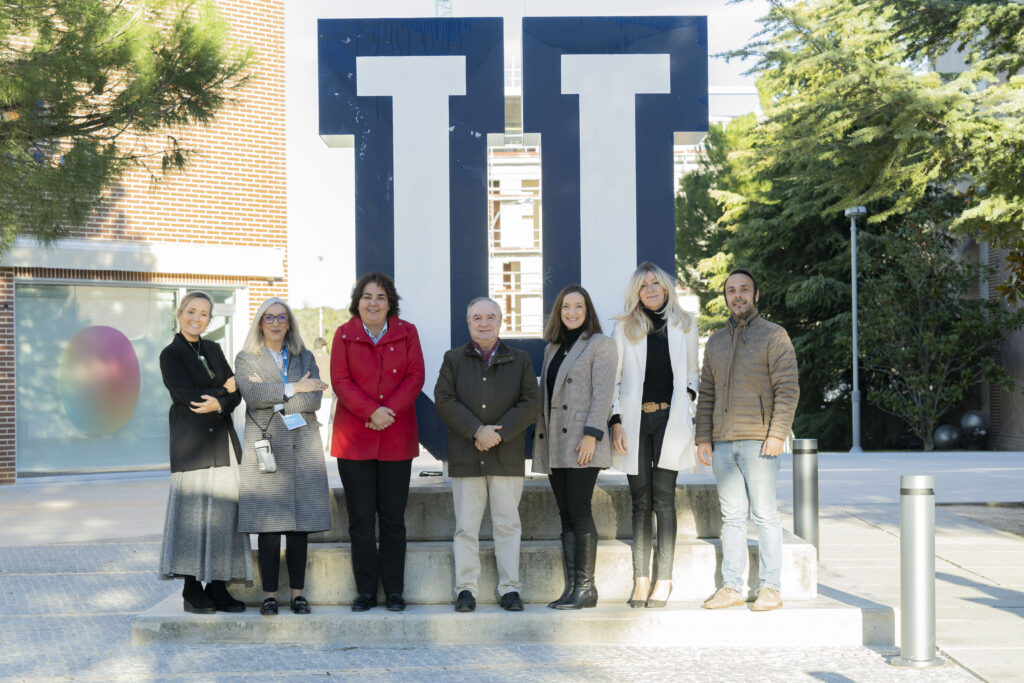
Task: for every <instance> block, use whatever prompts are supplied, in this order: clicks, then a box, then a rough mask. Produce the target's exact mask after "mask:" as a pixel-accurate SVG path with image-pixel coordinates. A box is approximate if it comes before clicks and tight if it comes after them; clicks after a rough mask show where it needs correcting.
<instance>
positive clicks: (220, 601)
mask: <svg viewBox="0 0 1024 683" xmlns="http://www.w3.org/2000/svg"><path fill="white" fill-rule="evenodd" d="M205 592H206V597H208V598H210V600H211V601H213V604H214V606H215V607H216V608H217V611H218V612H244V611H245V603H244V602H242V601H241V600H235V599H234V598H233V597H231V593H228V587H227V586H225V585H224V582H223V581H210V582H209V583H208V584H206V591H205Z"/></svg>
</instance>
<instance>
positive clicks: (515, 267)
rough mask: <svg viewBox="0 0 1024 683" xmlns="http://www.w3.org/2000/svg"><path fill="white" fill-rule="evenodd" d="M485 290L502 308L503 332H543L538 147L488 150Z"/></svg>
mask: <svg viewBox="0 0 1024 683" xmlns="http://www.w3.org/2000/svg"><path fill="white" fill-rule="evenodd" d="M487 167H488V183H487V185H488V189H489V196H488V216H487V218H488V241H487V243H488V245H489V254H488V256H489V266H488V273H489V276H488V289H489V291H490V295H491V297H492V298H493V299H494V300H495V301H499V302H503V307H504V309H505V311H504V312H505V318H504V328H505V329H504V333H505V334H508V335H509V336H516V337H539V336H540V335H541V333H542V332H543V325H544V314H543V311H542V307H543V296H544V290H543V278H542V272H543V259H542V257H541V240H542V234H543V229H542V225H541V178H540V148H539V147H535V146H533V147H530V146H522V145H513V144H506V145H504V146H501V147H490V148H488V150H487Z"/></svg>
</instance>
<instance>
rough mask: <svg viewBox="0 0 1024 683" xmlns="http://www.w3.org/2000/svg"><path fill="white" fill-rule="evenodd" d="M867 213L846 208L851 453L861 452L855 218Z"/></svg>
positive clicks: (862, 208) (857, 208) (854, 208)
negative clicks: (850, 327) (850, 306)
mask: <svg viewBox="0 0 1024 683" xmlns="http://www.w3.org/2000/svg"><path fill="white" fill-rule="evenodd" d="M866 215H868V210H867V209H866V208H865V207H863V206H851V207H850V208H848V209H847V210H846V216H847V217H848V218H849V219H850V288H851V290H852V292H853V393H852V394H851V395H850V403H851V407H852V411H853V415H852V417H853V447H852V448H850V452H851V453H863V452H864V449H863V448H861V447H860V368H859V361H858V359H857V219H858V218H863V217H864V216H866Z"/></svg>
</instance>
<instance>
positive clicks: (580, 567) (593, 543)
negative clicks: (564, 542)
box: [555, 533, 597, 609]
mask: <svg viewBox="0 0 1024 683" xmlns="http://www.w3.org/2000/svg"><path fill="white" fill-rule="evenodd" d="M596 565H597V534H594V533H586V534H576V585H575V586H574V587H573V591H572V594H571V595H570V596H569V597H568V598H566V600H565V602H563V603H561V604H558V605H555V609H583V608H584V607H596V606H597V588H596V587H595V586H594V567H595V566H596Z"/></svg>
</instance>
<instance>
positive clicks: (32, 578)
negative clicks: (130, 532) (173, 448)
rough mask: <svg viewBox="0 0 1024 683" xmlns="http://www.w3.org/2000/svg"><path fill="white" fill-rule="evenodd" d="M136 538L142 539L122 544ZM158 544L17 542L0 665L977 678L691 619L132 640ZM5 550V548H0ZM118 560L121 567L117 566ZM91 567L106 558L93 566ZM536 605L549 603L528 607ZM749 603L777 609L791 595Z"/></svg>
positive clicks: (134, 675) (662, 677) (96, 674)
mask: <svg viewBox="0 0 1024 683" xmlns="http://www.w3.org/2000/svg"><path fill="white" fill-rule="evenodd" d="M133 547H134V548H136V549H137V550H138V553H136V554H133V553H131V552H129V550H130V549H131V548H133ZM158 548H159V545H158V544H156V543H152V542H150V543H149V544H148V545H147V544H142V545H141V546H140V545H139V544H133V543H123V544H118V543H104V544H95V545H92V544H83V545H65V546H60V545H58V546H38V547H26V548H22V552H21V553H19V554H18V556H17V562H16V563H14V562H10V561H9V562H8V563H7V564H8V566H9V567H11V566H16V569H17V571H16V572H14V573H12V572H7V573H3V574H0V610H2V611H0V679H3V680H17V681H47V682H48V681H54V680H82V681H111V680H132V681H182V680H202V681H240V680H246V681H253V680H255V681H262V680H275V681H277V680H286V681H292V680H302V681H308V680H311V679H321V678H327V677H332V678H334V677H342V678H343V679H345V678H355V677H358V678H359V680H364V679H365V680H371V681H377V680H382V681H383V680H388V681H393V680H398V681H579V680H587V681H615V682H616V683H618V682H620V681H631V680H646V681H652V680H654V681H668V680H671V681H709V680H715V681H743V682H744V683H747V682H748V681H750V680H751V679H752V677H754V678H756V679H757V680H758V681H768V682H775V681H780V682H781V681H786V682H789V681H834V682H836V683H840V682H842V683H846V682H848V681H881V682H883V683H887V682H888V681H901V682H903V681H918V680H922V681H929V682H932V681H934V682H936V683H946V682H947V681H949V682H955V683H959V682H961V681H972V680H975V679H974V678H973V677H971V676H970V674H968V673H967V672H966V671H964V670H963V669H961V668H960V667H958V666H956V665H955V664H950V665H948V666H944V667H942V668H940V669H935V670H930V671H928V672H919V671H905V670H898V669H895V668H893V667H891V666H889V665H888V663H887V661H888V660H889V659H891V658H892V657H893V656H895V655H896V654H897V652H896V651H895V650H893V649H892V648H888V649H882V650H872V649H869V648H865V647H857V646H848V647H838V646H833V647H803V646H801V647H772V648H755V647H741V646H736V647H725V648H723V647H715V648H706V647H704V648H702V647H695V646H694V645H693V641H694V640H695V639H696V636H697V633H698V631H697V628H695V627H694V628H688V629H686V630H683V631H679V632H673V633H672V636H673V637H675V638H676V644H673V645H666V646H662V647H651V646H650V645H649V644H647V645H644V646H631V645H601V646H598V645H593V644H590V645H576V646H564V645H555V644H550V643H549V644H539V643H533V644H528V645H527V644H522V643H519V642H516V641H515V640H510V641H509V642H508V643H506V644H503V645H492V646H410V645H409V644H408V643H407V642H402V641H400V642H396V643H394V644H393V645H391V646H386V647H385V646H370V647H368V646H360V647H356V646H352V645H347V644H342V645H336V644H325V645H312V644H305V645H288V644H269V643H263V644H254V645H221V644H189V645H181V644H161V645H149V646H133V645H131V623H132V619H133V618H134V617H135V616H136V613H137V611H141V610H143V609H145V608H146V607H148V606H152V605H155V604H156V603H158V602H160V601H161V600H165V599H168V600H169V599H170V598H168V593H169V590H168V589H169V588H170V589H171V590H175V589H176V586H174V585H172V584H169V583H168V582H167V581H162V580H160V579H159V578H157V576H156V573H155V571H150V570H149V567H147V566H146V565H148V564H149V560H150V559H151V560H152V562H153V564H154V565H155V562H156V553H157V551H158ZM7 550H8V548H4V549H2V550H0V553H6V551H7ZM147 555H148V558H147V557H146V556H147ZM4 557H5V559H7V555H6V554H5V555H4ZM60 558H66V559H71V560H72V562H71V563H70V567H71V568H70V570H69V571H67V572H64V573H63V574H58V573H55V572H53V571H52V569H53V562H54V561H56V560H58V559H60ZM119 566H123V567H124V569H123V570H122V571H118V567H119ZM97 568H101V569H102V571H93V570H95V569H97ZM45 593H49V594H50V595H44V594H45ZM32 596H35V597H37V598H40V599H41V600H42V601H41V602H40V606H33V603H32V600H31V597H32ZM83 599H87V600H88V603H87V605H86V606H87V609H82V604H80V602H81V601H82V600H83ZM147 603H148V604H147ZM539 610H543V608H536V610H535V611H539ZM544 611H545V612H547V610H544ZM588 611H589V610H588ZM623 611H635V610H626V609H624V610H623ZM451 614H452V615H453V616H467V615H454V612H452V613H451ZM218 616H219V615H218ZM253 616H258V615H253ZM289 616H291V615H289ZM468 616H470V617H471V618H472V617H475V616H478V615H468ZM499 616H522V615H504V614H499ZM584 616H585V615H584ZM712 616H713V617H714V616H718V615H715V614H712ZM749 616H751V617H754V616H756V617H769V618H772V617H783V618H784V617H785V609H784V610H782V611H780V612H777V613H774V614H767V615H753V614H750V615H749ZM284 617H285V615H282V618H284ZM296 618H297V617H296Z"/></svg>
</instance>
